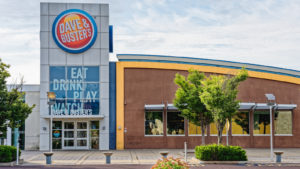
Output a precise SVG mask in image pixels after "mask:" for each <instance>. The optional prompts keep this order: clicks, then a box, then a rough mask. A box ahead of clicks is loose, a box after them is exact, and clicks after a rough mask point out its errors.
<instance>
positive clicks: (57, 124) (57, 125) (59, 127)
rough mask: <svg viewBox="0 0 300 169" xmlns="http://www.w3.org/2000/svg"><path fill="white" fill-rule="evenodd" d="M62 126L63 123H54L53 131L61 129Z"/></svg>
mask: <svg viewBox="0 0 300 169" xmlns="http://www.w3.org/2000/svg"><path fill="white" fill-rule="evenodd" d="M61 124H62V122H61V121H53V125H52V128H53V129H61Z"/></svg>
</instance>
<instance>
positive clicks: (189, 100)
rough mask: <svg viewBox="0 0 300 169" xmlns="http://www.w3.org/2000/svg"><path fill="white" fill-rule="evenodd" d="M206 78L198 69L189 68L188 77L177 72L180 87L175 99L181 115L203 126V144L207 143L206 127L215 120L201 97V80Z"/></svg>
mask: <svg viewBox="0 0 300 169" xmlns="http://www.w3.org/2000/svg"><path fill="white" fill-rule="evenodd" d="M204 79H205V75H204V73H201V72H199V71H197V70H192V69H191V70H189V75H188V76H187V78H186V77H184V76H183V75H180V74H178V73H177V74H176V76H175V79H174V82H175V84H177V85H178V87H179V88H178V89H177V91H176V94H175V99H174V100H173V103H174V106H175V107H177V108H178V110H180V111H181V116H183V117H185V118H186V119H188V120H189V122H191V123H193V124H195V125H197V126H201V131H202V144H205V131H206V128H207V126H208V125H209V124H210V123H211V122H212V121H213V118H212V114H211V112H210V111H208V110H207V109H206V107H205V105H204V103H203V102H202V100H201V98H200V94H201V93H202V92H203V87H202V85H201V81H202V80H204Z"/></svg>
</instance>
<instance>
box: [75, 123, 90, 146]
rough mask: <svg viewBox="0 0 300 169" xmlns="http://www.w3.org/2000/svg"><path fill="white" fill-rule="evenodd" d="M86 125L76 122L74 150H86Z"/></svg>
mask: <svg viewBox="0 0 300 169" xmlns="http://www.w3.org/2000/svg"><path fill="white" fill-rule="evenodd" d="M87 125H88V123H87V122H77V126H76V128H77V131H76V132H77V133H76V148H77V149H88V126H87Z"/></svg>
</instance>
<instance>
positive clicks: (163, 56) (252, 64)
mask: <svg viewBox="0 0 300 169" xmlns="http://www.w3.org/2000/svg"><path fill="white" fill-rule="evenodd" d="M116 56H117V58H118V56H144V57H146V56H149V57H162V58H181V59H196V60H205V61H217V62H225V63H234V64H246V65H251V66H261V67H266V68H273V69H281V70H288V71H293V72H298V73H300V70H294V69H287V68H281V67H275V66H266V65H260V64H254V63H245V62H235V61H227V60H218V59H205V58H194V57H183V56H169V55H147V54H117V55H116ZM118 59H119V58H118ZM119 60H120V61H121V60H122V59H119ZM141 60H144V61H145V60H147V59H141Z"/></svg>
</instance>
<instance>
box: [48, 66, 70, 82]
mask: <svg viewBox="0 0 300 169" xmlns="http://www.w3.org/2000/svg"><path fill="white" fill-rule="evenodd" d="M65 78H66V70H65V67H64V66H50V82H53V81H56V80H57V81H59V80H60V79H65Z"/></svg>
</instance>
